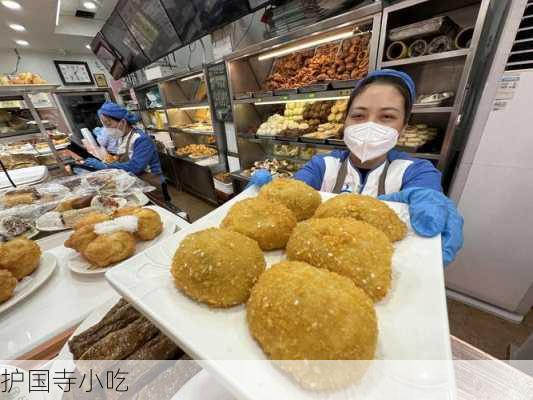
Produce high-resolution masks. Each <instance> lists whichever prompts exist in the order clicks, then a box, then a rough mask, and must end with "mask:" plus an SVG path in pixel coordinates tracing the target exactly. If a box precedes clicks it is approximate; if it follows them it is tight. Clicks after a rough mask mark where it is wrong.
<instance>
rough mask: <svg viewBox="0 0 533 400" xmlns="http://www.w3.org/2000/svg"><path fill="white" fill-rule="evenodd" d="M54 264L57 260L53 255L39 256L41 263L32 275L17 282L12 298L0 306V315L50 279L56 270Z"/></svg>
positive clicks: (44, 254)
mask: <svg viewBox="0 0 533 400" xmlns="http://www.w3.org/2000/svg"><path fill="white" fill-rule="evenodd" d="M56 264H57V260H56V257H55V256H54V255H53V254H51V253H47V252H45V253H43V254H42V256H41V262H40V264H39V266H38V267H37V269H36V270H35V271H34V272H33V274H31V275H29V276H27V277H25V278H24V279H23V280H21V281H20V282H18V284H17V287H16V288H15V293H14V295H13V297H11V298H10V299H9V300H8V301H6V302H5V303H2V304H0V313H3V312H4V311H6V310H8V309H10V308H11V307H13V306H14V305H15V304H17V303H18V302H19V301H21V300H23V299H24V298H26V297H28V296H29V295H30V294H32V293H33V292H34V291H36V290H37V289H38V288H39V287H40V286H41V285H42V284H43V283H45V282H46V281H47V280H48V278H50V276H51V275H52V273H53V272H54V269H55V268H56Z"/></svg>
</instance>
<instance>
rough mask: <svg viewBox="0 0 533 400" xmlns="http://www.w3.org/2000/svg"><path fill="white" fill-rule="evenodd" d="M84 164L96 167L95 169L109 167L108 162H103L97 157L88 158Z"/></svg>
mask: <svg viewBox="0 0 533 400" xmlns="http://www.w3.org/2000/svg"><path fill="white" fill-rule="evenodd" d="M83 165H86V166H88V167H91V168H94V169H106V168H109V166H108V165H107V164H106V163H103V162H102V161H100V160H97V159H96V158H92V157H91V158H87V159H86V160H85V161H84V162H83Z"/></svg>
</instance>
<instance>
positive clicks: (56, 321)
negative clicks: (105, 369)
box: [0, 207, 189, 360]
mask: <svg viewBox="0 0 533 400" xmlns="http://www.w3.org/2000/svg"><path fill="white" fill-rule="evenodd" d="M158 212H159V213H160V214H161V216H165V217H167V218H172V219H173V220H174V221H175V223H176V225H177V226H178V227H180V228H183V227H185V226H188V225H189V224H188V223H187V222H186V221H184V220H182V219H181V218H179V217H177V216H176V215H174V214H172V213H170V212H169V211H167V210H165V209H163V208H160V207H158ZM70 233H71V232H70V231H66V232H60V233H57V234H55V235H52V236H49V237H47V238H44V239H41V240H39V241H38V243H39V245H40V246H41V248H42V250H43V251H49V252H51V253H52V254H54V255H55V256H56V257H57V262H58V265H57V268H56V270H55V271H54V273H53V274H52V276H51V277H50V279H49V280H48V281H47V282H45V283H44V284H43V285H42V286H41V287H40V288H39V289H37V291H36V292H35V293H32V294H31V295H30V296H29V297H28V298H26V299H25V300H23V301H22V302H20V303H18V304H17V305H15V306H14V307H13V308H11V309H9V310H7V311H6V312H4V313H2V314H0V359H4V360H10V359H15V358H17V357H20V356H21V355H23V354H25V353H28V352H29V351H31V350H33V349H35V348H36V347H37V346H39V345H41V344H43V343H45V342H46V341H48V340H50V339H52V338H54V337H55V336H57V335H59V334H61V333H62V332H64V331H65V330H67V329H69V328H72V327H73V326H75V325H76V324H78V323H80V322H81V321H82V320H83V319H85V317H87V315H89V313H90V312H91V311H92V310H93V309H95V308H96V307H99V306H100V305H102V304H104V303H105V302H106V301H108V300H109V299H110V298H111V297H112V296H113V295H114V293H115V291H114V289H113V288H112V287H111V286H110V285H109V284H108V283H107V281H106V280H105V276H104V275H103V274H102V275H97V276H84V275H78V274H75V273H73V272H71V271H70V269H68V267H67V259H68V257H67V256H68V255H69V254H70V252H72V251H73V250H71V249H67V248H65V247H64V246H63V242H64V241H65V240H66V238H67V237H68V236H69V235H70Z"/></svg>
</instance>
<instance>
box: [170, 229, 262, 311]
mask: <svg viewBox="0 0 533 400" xmlns="http://www.w3.org/2000/svg"><path fill="white" fill-rule="evenodd" d="M265 267H266V264H265V258H264V256H263V252H262V251H261V249H260V248H259V246H258V244H257V242H256V241H254V240H252V239H250V238H248V237H246V236H244V235H242V234H240V233H238V232H233V231H230V230H228V229H216V228H211V229H206V230H204V231H200V232H196V233H193V234H191V235H189V236H187V237H186V238H185V239H183V241H182V242H181V244H180V246H179V248H178V249H177V250H176V253H175V254H174V258H173V261H172V270H171V272H172V276H173V277H174V281H175V283H176V286H177V287H178V288H179V289H181V290H182V291H183V292H184V293H185V294H186V295H187V296H189V297H191V298H193V299H194V300H197V301H199V302H202V303H206V304H208V305H210V306H213V307H231V306H234V305H237V304H241V303H244V302H245V301H246V300H247V299H248V296H249V295H250V290H251V289H252V286H253V285H254V284H255V282H256V281H257V279H258V278H259V276H260V275H261V273H262V272H263V271H264V270H265Z"/></svg>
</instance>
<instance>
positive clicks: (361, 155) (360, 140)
mask: <svg viewBox="0 0 533 400" xmlns="http://www.w3.org/2000/svg"><path fill="white" fill-rule="evenodd" d="M397 141H398V131H397V130H396V129H394V128H391V127H389V126H385V125H380V124H376V123H375V122H365V123H362V124H356V125H350V126H347V127H346V128H345V129H344V143H346V146H348V149H350V151H351V152H352V153H353V154H354V155H355V156H356V157H357V158H358V159H359V160H361V162H366V161H369V160H373V159H375V158H378V157H380V156H382V155H384V154H387V153H388V152H389V150H391V149H393V148H394V146H396V142H397Z"/></svg>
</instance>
